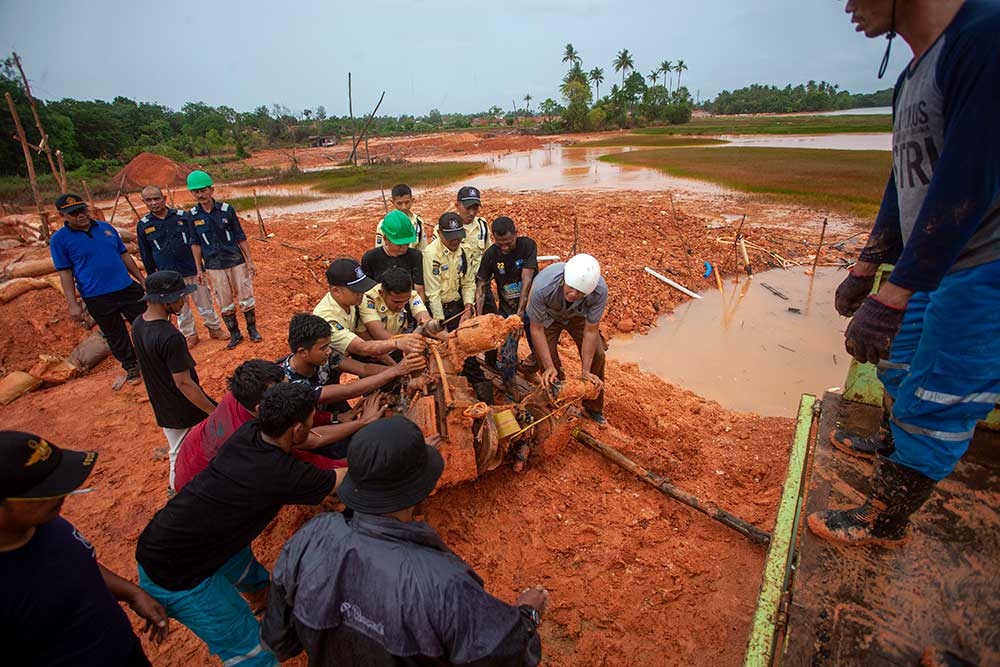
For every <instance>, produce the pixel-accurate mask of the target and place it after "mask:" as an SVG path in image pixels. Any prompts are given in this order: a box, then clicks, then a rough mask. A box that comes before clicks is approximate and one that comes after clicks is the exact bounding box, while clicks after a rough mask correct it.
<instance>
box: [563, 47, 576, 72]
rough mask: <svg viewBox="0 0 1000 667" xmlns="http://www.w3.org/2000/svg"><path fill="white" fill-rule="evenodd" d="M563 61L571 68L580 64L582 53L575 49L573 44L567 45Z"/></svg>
mask: <svg viewBox="0 0 1000 667" xmlns="http://www.w3.org/2000/svg"><path fill="white" fill-rule="evenodd" d="M562 61H563V62H564V63H569V64H570V67H572V66H573V64H574V63H578V62H580V52H579V51H577V50H576V49H574V48H573V45H572V44H567V45H566V50H565V51H563V59H562Z"/></svg>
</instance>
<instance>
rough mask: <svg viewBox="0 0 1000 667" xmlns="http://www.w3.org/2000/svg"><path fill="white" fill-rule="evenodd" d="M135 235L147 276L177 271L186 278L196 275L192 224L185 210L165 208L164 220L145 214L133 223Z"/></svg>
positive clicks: (151, 214)
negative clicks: (160, 272) (157, 272)
mask: <svg viewBox="0 0 1000 667" xmlns="http://www.w3.org/2000/svg"><path fill="white" fill-rule="evenodd" d="M135 233H136V238H137V239H138V244H139V254H140V255H141V256H142V264H143V266H145V267H146V273H147V274H149V273H154V272H155V271H176V272H178V273H179V274H181V275H182V276H185V277H187V276H193V275H195V274H196V273H198V271H197V270H195V266H194V255H192V254H191V236H192V232H191V225H190V222H189V221H188V217H187V214H186V212H185V211H183V210H181V209H175V208H171V209H167V216H166V217H165V218H159V217H157V216H156V215H154V214H153V213H148V214H146V215H145V216H144V217H143V218H142V219H141V220H139V222H138V223H137V224H136V226H135Z"/></svg>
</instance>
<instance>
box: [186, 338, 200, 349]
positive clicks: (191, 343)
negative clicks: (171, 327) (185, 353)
mask: <svg viewBox="0 0 1000 667" xmlns="http://www.w3.org/2000/svg"><path fill="white" fill-rule="evenodd" d="M184 340H185V341H187V346H188V349H189V350H190V349H191V348H193V347H195V346H196V345H197V344H198V341H199V340H200V339H199V338H198V334H195V335H193V336H184Z"/></svg>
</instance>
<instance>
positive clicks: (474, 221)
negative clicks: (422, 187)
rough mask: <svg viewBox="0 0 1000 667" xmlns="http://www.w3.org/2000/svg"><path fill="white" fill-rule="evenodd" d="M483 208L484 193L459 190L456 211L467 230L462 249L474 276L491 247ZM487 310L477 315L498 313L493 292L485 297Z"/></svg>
mask: <svg viewBox="0 0 1000 667" xmlns="http://www.w3.org/2000/svg"><path fill="white" fill-rule="evenodd" d="M481 207H482V193H481V192H480V191H479V188H474V187H472V186H471V185H466V186H464V187H462V188H459V190H458V197H456V200H455V210H456V211H457V212H458V215H459V217H460V218H462V228H463V229H465V238H464V239H462V249H463V250H465V255H466V257H468V259H469V267H470V270H471V271H472V275H476V274H477V273H479V265H480V263H481V262H482V260H483V254H484V253H485V252H486V248H488V247H489V245H490V233H489V224H490V223H489V222H487V221H486V218H482V217H480V216H479V209H480V208H481ZM484 298H485V301H484V304H485V309H481V310H477V311H476V314H477V315H482V314H483V313H492V312H495V311H496V303H495V302H494V301H493V294H492V292H487V293H486V295H485V297H484Z"/></svg>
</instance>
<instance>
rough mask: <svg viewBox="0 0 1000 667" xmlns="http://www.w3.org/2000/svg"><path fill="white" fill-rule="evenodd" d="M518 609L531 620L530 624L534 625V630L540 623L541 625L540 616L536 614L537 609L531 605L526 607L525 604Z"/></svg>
mask: <svg viewBox="0 0 1000 667" xmlns="http://www.w3.org/2000/svg"><path fill="white" fill-rule="evenodd" d="M520 609H521V612H522V613H523V614H524V615H525V616H527V617H528V618H530V619H531V622H532V623H534V624H535V627H536V628H537V627H538V626H539V625H541V623H542V615H541V614H539V613H538V610H537V609H535V608H534V607H532V606H531V605H527V604H522V605H521V607H520Z"/></svg>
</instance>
